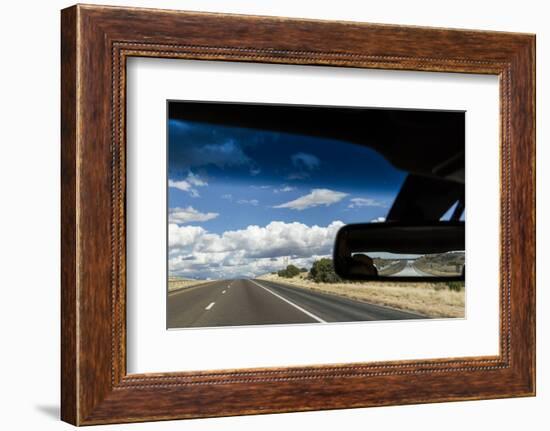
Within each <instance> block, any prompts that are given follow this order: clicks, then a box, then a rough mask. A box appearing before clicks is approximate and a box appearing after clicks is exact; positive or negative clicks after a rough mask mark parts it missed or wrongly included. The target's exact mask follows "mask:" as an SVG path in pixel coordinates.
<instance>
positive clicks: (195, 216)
mask: <svg viewBox="0 0 550 431" xmlns="http://www.w3.org/2000/svg"><path fill="white" fill-rule="evenodd" d="M218 215H219V214H218V213H211V212H210V213H201V212H200V211H197V210H196V209H195V208H193V207H192V206H188V207H187V208H179V207H176V208H170V210H169V211H168V220H169V223H177V224H183V223H190V222H204V221H208V220H212V219H215V218H216V217H218Z"/></svg>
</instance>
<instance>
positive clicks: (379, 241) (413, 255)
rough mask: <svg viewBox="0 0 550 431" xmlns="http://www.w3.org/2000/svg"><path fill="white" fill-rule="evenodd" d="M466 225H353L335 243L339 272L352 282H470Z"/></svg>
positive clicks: (438, 223) (436, 223) (433, 223)
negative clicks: (466, 259)
mask: <svg viewBox="0 0 550 431" xmlns="http://www.w3.org/2000/svg"><path fill="white" fill-rule="evenodd" d="M464 250H465V231H464V222H447V221H446V222H443V221H442V222H432V223H423V224H406V223H401V222H387V223H366V224H350V225H346V226H344V227H342V228H341V229H340V230H339V231H338V234H337V235H336V241H335V244H334V269H335V271H336V273H337V274H338V275H339V276H340V277H342V278H344V279H350V280H384V279H386V280H396V279H400V280H421V279H430V280H433V281H436V280H441V281H448V280H464V272H465V253H464Z"/></svg>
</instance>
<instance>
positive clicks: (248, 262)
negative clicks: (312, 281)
mask: <svg viewBox="0 0 550 431" xmlns="http://www.w3.org/2000/svg"><path fill="white" fill-rule="evenodd" d="M343 225H344V223H342V222H341V221H334V222H332V223H330V224H329V225H328V226H325V227H321V226H307V225H305V224H303V223H297V222H294V223H285V222H279V221H274V222H271V223H269V224H268V225H266V226H263V227H260V226H255V225H251V226H248V227H247V228H245V229H240V230H234V231H226V232H224V233H223V234H215V233H210V232H208V231H206V230H205V229H203V228H201V227H198V226H178V225H176V224H170V225H169V250H170V253H169V263H168V264H169V271H170V273H171V274H173V275H175V274H179V275H185V276H190V277H199V278H207V277H211V278H216V277H217V278H228V277H236V276H247V277H254V276H257V275H259V274H263V273H266V272H270V271H274V270H277V269H280V268H281V267H282V266H283V264H284V262H285V261H286V259H288V258H290V259H291V262H292V263H293V264H295V265H298V266H306V267H308V266H310V265H311V264H312V262H313V261H314V260H315V259H318V258H320V257H326V256H329V255H330V254H331V253H332V247H333V243H334V238H335V236H336V233H337V232H338V230H339V229H340V228H341V227H342V226H343Z"/></svg>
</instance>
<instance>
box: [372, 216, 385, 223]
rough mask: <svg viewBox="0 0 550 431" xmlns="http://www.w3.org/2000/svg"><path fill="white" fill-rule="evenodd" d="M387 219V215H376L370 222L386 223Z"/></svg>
mask: <svg viewBox="0 0 550 431" xmlns="http://www.w3.org/2000/svg"><path fill="white" fill-rule="evenodd" d="M385 221H386V217H376V218H373V219H372V220H371V221H370V222H371V223H384V222H385Z"/></svg>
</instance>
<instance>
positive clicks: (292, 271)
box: [277, 265, 300, 278]
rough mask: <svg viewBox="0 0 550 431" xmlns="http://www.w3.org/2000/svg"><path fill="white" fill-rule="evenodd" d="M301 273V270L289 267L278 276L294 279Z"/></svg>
mask: <svg viewBox="0 0 550 431" xmlns="http://www.w3.org/2000/svg"><path fill="white" fill-rule="evenodd" d="M299 273H300V269H299V268H298V267H297V266H295V265H288V266H287V267H286V269H282V270H280V271H279V272H277V274H278V275H279V277H285V278H292V277H296V276H297V275H298V274H299Z"/></svg>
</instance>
